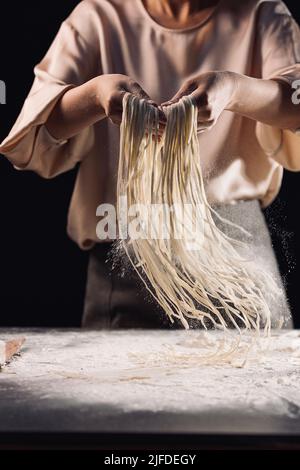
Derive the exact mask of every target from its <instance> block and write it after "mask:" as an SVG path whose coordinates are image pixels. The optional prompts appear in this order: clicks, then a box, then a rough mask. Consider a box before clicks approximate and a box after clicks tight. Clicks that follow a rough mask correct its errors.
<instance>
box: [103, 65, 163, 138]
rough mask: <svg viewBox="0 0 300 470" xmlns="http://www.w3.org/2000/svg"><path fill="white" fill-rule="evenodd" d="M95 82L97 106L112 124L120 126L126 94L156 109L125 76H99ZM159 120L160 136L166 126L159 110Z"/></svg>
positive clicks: (134, 83) (147, 97)
mask: <svg viewBox="0 0 300 470" xmlns="http://www.w3.org/2000/svg"><path fill="white" fill-rule="evenodd" d="M95 80H96V82H95V83H96V93H97V98H98V100H99V105H100V106H101V107H102V108H103V110H104V112H105V114H106V116H107V117H108V118H109V119H110V120H111V121H112V122H113V123H114V124H118V125H120V124H121V122H122V113H123V97H124V95H125V93H127V92H129V93H132V94H133V95H136V96H138V97H139V98H141V99H145V100H147V102H148V103H149V104H152V105H153V106H155V107H156V108H158V105H157V104H156V103H155V102H154V101H153V100H151V98H150V97H149V96H148V95H147V93H146V92H145V91H144V90H143V89H142V87H141V86H140V85H139V84H138V83H137V82H136V81H134V80H133V79H132V78H130V77H128V76H127V75H121V74H110V75H100V76H99V77H97V78H96V79H95ZM159 120H160V128H159V135H161V134H162V132H163V129H164V127H165V124H166V117H165V114H164V113H163V112H162V110H160V109H159Z"/></svg>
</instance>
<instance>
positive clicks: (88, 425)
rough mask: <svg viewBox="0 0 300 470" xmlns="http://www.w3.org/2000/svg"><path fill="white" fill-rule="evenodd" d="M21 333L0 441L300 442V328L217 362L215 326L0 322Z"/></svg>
mask: <svg viewBox="0 0 300 470" xmlns="http://www.w3.org/2000/svg"><path fill="white" fill-rule="evenodd" d="M18 336H20V337H21V336H25V337H26V343H25V344H24V345H23V348H22V352H21V356H20V357H17V358H16V359H14V360H13V361H12V362H11V363H10V364H9V365H8V366H6V367H5V368H4V369H3V370H2V372H1V373H0V416H1V419H0V448H7V447H12V448H20V447H23V448H24V447H25V448H48V447H50V448H58V447H62V448H65V447H69V448H70V447H71V448H73V447H74V448H99V449H101V448H105V449H108V448H110V449H129V448H130V449H132V448H135V449H139V448H143V447H145V446H147V448H148V449H151V448H153V449H166V448H168V447H171V448H173V449H174V448H178V449H179V448H183V449H185V448H190V447H192V448H194V449H203V448H234V449H239V448H280V449H286V448H287V449H291V448H300V331H285V332H278V333H276V334H275V336H274V337H272V338H271V339H269V340H268V339H261V340H260V341H259V344H256V345H255V346H254V347H253V348H252V349H251V350H250V352H249V351H248V355H247V361H246V363H245V364H243V360H242V359H243V357H244V359H245V351H246V349H245V345H247V344H248V343H249V341H250V340H247V341H246V342H245V344H244V343H241V344H240V345H239V348H240V353H239V356H233V357H232V359H231V364H230V363H228V360H226V361H223V363H222V362H220V359H219V363H218V364H217V365H216V364H214V363H213V362H212V363H211V361H210V359H209V358H208V355H209V354H211V353H212V352H213V351H215V350H216V348H218V347H219V348H220V347H221V345H222V344H223V343H222V341H223V339H222V334H221V333H217V332H207V333H205V332H201V331H175V330H174V331H138V330H133V331H119V332H112V331H111V332H104V331H102V332H94V331H90V332H87V331H79V330H77V331H73V330H72V331H69V330H58V331H57V330H0V339H2V340H3V339H4V340H8V339H10V338H12V337H14V338H15V337H18ZM235 339H236V336H235V335H233V336H230V338H229V339H226V342H225V346H224V347H229V346H228V345H229V342H230V341H231V343H230V344H232V342H233V341H234V340H235ZM243 348H244V349H243ZM255 348H256V349H258V351H256V352H255V351H254V349H255Z"/></svg>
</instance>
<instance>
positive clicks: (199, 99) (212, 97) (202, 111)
mask: <svg viewBox="0 0 300 470" xmlns="http://www.w3.org/2000/svg"><path fill="white" fill-rule="evenodd" d="M236 87H237V80H236V74H235V73H234V72H207V73H203V74H201V75H199V76H198V77H194V78H192V79H189V80H187V81H186V82H185V83H184V84H183V85H182V87H181V88H180V90H179V91H178V92H177V93H176V95H175V96H174V97H173V98H172V99H171V100H170V101H167V102H165V103H162V105H161V106H162V107H163V106H168V105H171V104H174V103H176V102H178V101H179V100H180V98H182V97H183V96H187V95H188V96H190V98H192V100H193V102H194V103H195V104H196V105H197V107H198V132H203V131H205V130H207V129H211V128H212V127H213V126H214V125H215V123H216V122H217V120H218V118H219V116H220V114H221V113H222V111H224V110H225V109H230V104H231V101H232V99H233V94H234V92H235V90H236Z"/></svg>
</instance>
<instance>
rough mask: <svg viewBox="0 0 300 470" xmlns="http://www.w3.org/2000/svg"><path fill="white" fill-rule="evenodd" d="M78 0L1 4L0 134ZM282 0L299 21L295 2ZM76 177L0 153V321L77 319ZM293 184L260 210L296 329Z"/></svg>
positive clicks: (289, 180) (292, 179) (82, 266)
mask: <svg viewBox="0 0 300 470" xmlns="http://www.w3.org/2000/svg"><path fill="white" fill-rule="evenodd" d="M77 3H79V2H78V1H76V0H65V1H63V0H60V1H58V0H55V1H54V0H51V1H50V2H46V1H44V2H41V1H33V0H30V1H29V0H28V1H24V2H2V4H1V30H0V51H1V55H0V80H4V81H5V83H6V86H7V104H6V105H0V140H2V139H3V138H4V137H5V136H6V135H7V133H8V131H9V130H10V128H11V126H12V124H13V123H14V121H15V119H16V117H17V115H18V113H19V111H20V108H21V105H22V104H23V101H24V99H25V97H26V95H27V93H28V91H29V89H30V86H31V84H32V80H33V67H34V65H35V64H36V63H38V62H39V61H40V60H41V58H42V57H43V55H44V54H45V52H46V50H47V49H48V47H49V45H50V43H51V42H52V40H53V37H54V35H55V34H56V32H57V30H58V28H59V26H60V23H61V22H62V21H63V20H64V19H65V18H66V16H68V14H69V13H70V12H71V10H72V9H73V8H74V7H75V5H76V4H77ZM286 4H287V5H288V7H289V8H290V10H291V12H292V13H293V15H294V17H295V18H296V19H297V21H298V22H299V23H300V6H299V5H298V6H297V3H296V2H291V1H286ZM299 154H300V149H299ZM299 158H300V155H299ZM75 177H76V170H74V171H71V172H69V173H67V174H64V175H61V176H59V177H57V178H56V179H53V180H43V179H41V178H40V177H38V176H37V175H35V174H33V173H31V172H18V171H15V170H14V169H13V167H12V166H11V165H10V163H8V162H7V161H6V159H5V158H3V157H1V158H0V208H1V209H0V210H1V212H0V220H1V230H0V326H77V325H79V324H80V318H81V312H82V305H83V296H84V286H85V277H86V274H85V272H86V265H87V258H88V254H87V253H84V252H81V251H80V249H79V248H78V247H77V246H76V245H75V243H73V242H72V241H70V240H69V239H68V237H67V235H66V231H65V229H66V217H67V210H68V205H69V201H70V197H71V193H72V188H73V184H74V179H75ZM299 186H300V174H297V173H290V172H285V176H284V182H283V186H282V189H281V191H280V194H279V197H278V198H277V199H276V201H275V202H274V203H273V204H272V205H271V206H270V207H269V208H268V209H267V211H266V217H267V221H268V224H269V227H270V229H271V233H272V237H273V241H274V246H275V249H276V253H277V256H278V259H279V263H280V267H281V271H282V274H283V276H284V279H285V281H286V285H287V292H288V296H289V299H290V303H291V307H292V312H293V316H294V320H295V324H296V326H298V327H300V309H299V306H298V303H297V293H298V292H297V291H298V290H300V286H299V287H298V278H299V274H300V270H299V269H300V268H299V266H300V253H299V247H300V232H299V228H298V224H297V218H298V217H299V206H298V204H299V202H298V195H299Z"/></svg>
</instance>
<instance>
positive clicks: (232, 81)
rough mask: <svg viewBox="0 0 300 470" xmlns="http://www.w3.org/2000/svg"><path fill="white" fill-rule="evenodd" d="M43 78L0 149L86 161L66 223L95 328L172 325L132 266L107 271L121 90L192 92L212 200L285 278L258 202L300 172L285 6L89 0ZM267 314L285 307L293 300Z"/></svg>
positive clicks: (16, 158)
mask: <svg viewBox="0 0 300 470" xmlns="http://www.w3.org/2000/svg"><path fill="white" fill-rule="evenodd" d="M35 76H36V78H35V82H34V84H33V87H32V90H31V92H30V93H29V96H28V98H27V100H26V101H25V104H24V107H23V110H22V112H21V114H20V116H19V118H18V120H17V122H16V124H15V125H14V127H13V129H12V130H11V132H10V134H9V136H8V137H7V138H6V139H5V141H4V142H3V143H2V145H1V147H0V151H1V152H2V153H3V154H5V155H6V156H7V157H8V158H9V160H10V161H11V162H12V163H13V165H14V166H15V167H16V168H18V169H22V170H33V171H36V172H37V173H39V174H40V175H41V176H43V177H45V178H52V177H54V176H56V175H57V174H59V173H62V172H64V171H67V170H69V169H71V168H73V167H74V166H75V165H76V164H77V163H78V162H81V164H80V169H79V173H78V177H77V181H76V185H75V189H74V193H73V197H72V201H71V207H70V211H69V220H68V233H69V235H70V237H71V238H72V239H74V240H75V241H76V242H77V243H78V244H79V246H80V247H81V248H82V249H85V250H91V255H90V263H89V272H88V282H87V292H86V302H85V312H84V318H83V324H84V325H85V326H88V327H93V328H95V327H96V328H114V327H119V328H121V327H169V325H168V323H166V322H165V319H164V315H163V313H162V312H161V311H160V309H159V308H158V307H157V305H156V304H155V302H154V301H152V300H151V299H149V298H148V296H147V295H146V294H145V290H144V289H143V288H142V286H141V285H140V284H139V281H138V280H137V278H136V276H135V275H134V274H132V273H131V274H130V276H129V275H128V274H126V276H119V274H118V271H119V270H114V271H112V272H111V269H110V268H111V265H112V264H113V261H112V260H111V259H110V258H109V261H108V262H106V261H107V255H108V252H109V251H110V248H111V245H110V243H107V244H104V243H98V242H99V240H98V239H97V236H96V226H97V222H98V221H99V220H98V218H97V216H96V209H97V207H98V206H99V205H100V204H102V203H104V202H106V203H113V204H114V203H115V193H116V175H117V165H118V151H119V149H118V142H119V126H118V125H119V124H120V122H121V117H122V99H123V96H124V93H125V91H129V92H131V93H134V94H137V95H138V96H140V97H144V98H147V99H149V100H150V99H151V100H152V101H153V102H155V103H156V104H157V105H161V104H163V103H167V104H168V103H169V102H174V101H176V100H178V99H179V98H180V97H181V96H183V95H192V96H193V99H194V101H195V102H196V103H197V106H198V110H199V126H198V127H199V143H200V149H202V153H201V164H202V170H203V173H204V175H205V179H206V190H207V194H208V197H209V200H210V201H211V203H212V204H215V205H216V207H217V208H218V210H219V211H220V213H221V214H222V215H226V217H228V218H229V219H231V220H233V221H235V222H238V223H240V224H242V225H243V226H245V227H246V228H247V229H248V230H249V231H250V232H251V233H252V235H253V242H252V243H253V247H252V248H253V252H254V253H255V257H256V259H257V262H260V263H262V264H264V265H265V266H267V268H268V269H269V270H270V272H271V273H272V274H273V275H275V276H276V277H277V278H279V274H278V268H277V265H276V261H275V258H274V254H273V252H272V248H271V243H270V238H269V235H268V232H267V228H266V225H265V223H264V219H263V216H262V214H261V211H260V206H263V207H265V206H267V205H268V204H270V202H271V201H272V200H273V199H274V198H275V196H276V194H277V193H278V191H279V188H280V183H281V179H282V173H283V168H287V169H290V170H299V169H300V155H298V152H297V151H298V150H299V148H300V147H299V143H300V140H299V136H297V132H298V131H299V130H300V114H299V107H298V106H297V105H296V104H294V103H295V100H292V95H293V93H294V92H295V89H294V88H292V87H293V85H294V82H295V80H297V79H300V32H299V29H298V26H297V25H296V23H295V21H294V20H293V18H292V17H291V15H290V13H289V11H288V9H287V8H286V6H285V5H284V3H283V2H281V1H279V0H274V1H272V0H269V1H264V0H245V1H243V2H240V1H238V0H220V1H216V0H199V1H198V0H84V1H82V2H81V3H80V4H79V5H78V6H77V8H75V10H74V11H73V12H72V14H71V15H70V16H69V17H68V18H67V19H66V21H64V22H63V24H62V26H61V28H60V30H59V32H58V34H57V36H56V38H55V40H54V42H53V44H52V46H51V47H50V49H49V51H48V53H47V54H46V56H45V57H44V59H43V60H42V61H41V63H40V64H38V65H37V66H36V68H35ZM107 118H108V119H107ZM161 126H162V129H163V126H164V116H163V114H161ZM223 229H224V230H225V227H223ZM227 230H228V228H227ZM265 266H264V267H265ZM271 310H272V313H273V315H274V316H276V315H279V314H282V313H286V312H287V311H288V306H287V303H286V301H285V300H284V299H283V302H282V305H276V306H275V305H274V306H271Z"/></svg>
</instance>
